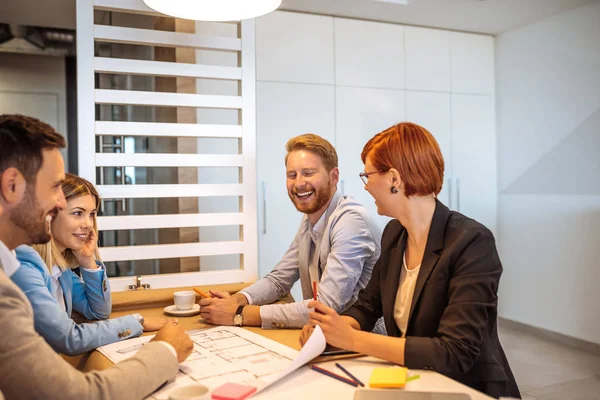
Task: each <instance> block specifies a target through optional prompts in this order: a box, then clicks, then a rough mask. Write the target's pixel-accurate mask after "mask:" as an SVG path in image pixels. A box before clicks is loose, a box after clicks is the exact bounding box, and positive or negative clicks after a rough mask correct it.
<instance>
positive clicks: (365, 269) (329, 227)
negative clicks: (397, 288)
mask: <svg viewBox="0 0 600 400" xmlns="http://www.w3.org/2000/svg"><path fill="white" fill-rule="evenodd" d="M322 218H324V223H325V225H324V229H323V236H322V238H321V240H320V244H318V245H317V246H316V248H315V251H316V252H317V255H316V257H318V266H317V265H314V268H312V272H311V265H310V260H309V258H310V249H311V244H312V239H311V236H310V235H311V232H310V231H311V230H312V228H311V226H310V223H309V220H308V216H307V215H304V217H303V218H302V222H301V223H300V227H299V229H298V232H297V233H296V237H295V238H294V240H293V242H292V244H291V245H290V248H289V249H288V250H287V251H286V253H285V255H284V256H283V258H282V259H281V261H280V262H279V263H278V264H277V265H276V266H275V268H274V269H273V270H272V271H271V272H270V273H269V274H267V275H266V276H265V277H264V278H263V279H261V280H259V281H258V282H256V283H254V284H253V285H251V286H249V287H247V288H245V289H244V290H243V291H242V293H246V294H248V295H249V296H250V297H251V299H252V304H255V305H263V306H262V307H261V310H260V316H261V321H262V328H263V329H270V328H293V327H296V328H301V327H302V326H304V325H305V324H306V323H308V313H309V309H308V307H307V305H308V303H309V302H310V300H311V299H312V297H313V289H312V282H313V281H317V282H318V289H317V292H318V299H319V300H320V301H321V302H322V303H324V304H325V305H327V306H329V307H331V308H333V309H334V310H336V311H337V312H342V311H344V310H345V309H346V308H348V306H349V305H350V304H352V303H353V302H354V300H356V298H357V296H358V291H359V290H360V289H362V288H364V287H365V286H366V285H367V283H368V282H369V279H370V278H371V271H372V270H373V266H374V265H375V263H376V262H377V259H378V258H379V254H380V245H379V243H380V240H381V230H380V229H379V227H378V226H377V224H376V222H375V220H374V219H373V218H372V217H371V216H370V215H369V213H368V212H367V209H366V208H365V207H364V206H362V205H361V204H360V203H358V202H357V201H356V200H354V199H353V198H351V197H349V196H342V195H341V194H340V193H339V192H336V193H335V194H334V196H333V197H332V199H331V201H330V203H329V206H328V208H327V211H326V212H325V214H324V215H323V217H322ZM315 264H317V263H315ZM298 279H300V284H301V286H302V297H303V299H304V300H303V301H296V302H295V303H290V304H269V303H272V302H274V301H277V300H279V299H281V298H282V297H283V296H285V295H286V294H287V293H289V291H290V289H291V288H292V286H293V285H294V283H295V282H296V281H298ZM265 304H267V305H265Z"/></svg>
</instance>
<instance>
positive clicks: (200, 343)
mask: <svg viewBox="0 0 600 400" xmlns="http://www.w3.org/2000/svg"><path fill="white" fill-rule="evenodd" d="M188 333H189V334H190V338H191V339H192V341H193V342H194V350H193V352H192V354H191V355H190V357H188V359H187V360H186V361H184V362H183V363H181V364H180V366H179V370H180V373H178V374H177V377H176V379H175V380H174V381H173V382H171V383H169V384H168V385H166V386H165V387H163V388H161V390H159V391H157V392H155V393H154V394H153V395H152V397H153V398H155V399H159V400H162V399H167V398H168V396H169V393H171V392H172V391H173V390H174V389H175V388H176V387H180V386H185V385H188V384H190V383H192V382H197V383H200V384H203V385H205V386H208V387H209V388H210V389H211V390H212V389H214V388H216V387H218V386H220V385H222V384H223V383H227V382H236V383H240V384H246V385H250V386H254V387H256V388H257V391H261V390H262V389H264V388H266V387H267V386H269V385H271V384H272V383H274V382H277V381H279V380H280V379H282V378H283V377H285V376H286V375H288V374H290V373H291V372H293V371H295V370H296V369H298V368H300V367H301V366H303V365H304V364H306V363H307V362H309V361H310V360H312V359H313V358H315V357H317V356H318V355H320V354H321V353H322V352H323V350H325V345H326V342H325V337H324V336H323V332H322V331H321V328H320V327H318V326H317V327H316V328H315V330H314V332H313V334H312V335H311V337H310V339H309V340H308V342H307V343H306V344H305V345H304V347H303V348H302V350H301V351H300V352H298V351H296V350H294V349H292V348H290V347H287V346H284V345H282V344H280V343H277V342H275V341H273V340H271V339H267V338H265V337H264V336H260V335H258V334H256V333H253V332H250V331H247V330H245V329H242V328H238V327H214V328H208V329H196V330H191V331H188ZM152 338H153V336H143V337H138V338H134V339H129V340H124V341H122V342H117V343H112V344H109V345H106V346H102V347H99V348H98V351H100V352H101V353H102V354H104V355H105V356H106V357H107V358H108V359H109V360H111V361H112V362H114V363H118V362H120V361H123V360H125V359H127V358H129V357H131V356H133V355H135V354H136V353H137V352H138V351H139V349H141V348H142V347H143V346H144V345H145V344H146V343H148V342H149V341H150V340H151V339H152Z"/></svg>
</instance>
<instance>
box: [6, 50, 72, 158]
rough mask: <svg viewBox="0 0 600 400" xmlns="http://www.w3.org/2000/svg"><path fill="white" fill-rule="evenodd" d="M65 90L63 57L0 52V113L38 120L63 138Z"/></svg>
mask: <svg viewBox="0 0 600 400" xmlns="http://www.w3.org/2000/svg"><path fill="white" fill-rule="evenodd" d="M65 91H66V81H65V61H64V58H62V57H49V56H38V55H26V54H11V53H0V114H24V115H29V116H32V117H36V118H39V119H41V120H42V121H44V122H46V123H48V124H50V125H51V126H52V127H53V128H54V129H56V130H57V131H58V132H60V133H61V134H62V135H63V136H65V138H66V137H67V96H66V93H65ZM66 155H67V154H66V151H63V157H65V165H68V161H67V159H66Z"/></svg>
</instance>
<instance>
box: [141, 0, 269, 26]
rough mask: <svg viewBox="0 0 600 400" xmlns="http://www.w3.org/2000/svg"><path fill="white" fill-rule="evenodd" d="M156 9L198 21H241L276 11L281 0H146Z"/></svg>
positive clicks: (145, 0)
mask: <svg viewBox="0 0 600 400" xmlns="http://www.w3.org/2000/svg"><path fill="white" fill-rule="evenodd" d="M144 3H146V5H147V6H148V7H150V8H151V9H153V10H154V11H158V12H159V13H162V14H166V15H170V16H172V17H176V18H184V19H192V20H197V21H240V20H242V19H249V18H256V17H260V16H261V15H265V14H268V13H270V12H272V11H275V10H276V9H277V8H278V7H279V6H280V5H281V0H144Z"/></svg>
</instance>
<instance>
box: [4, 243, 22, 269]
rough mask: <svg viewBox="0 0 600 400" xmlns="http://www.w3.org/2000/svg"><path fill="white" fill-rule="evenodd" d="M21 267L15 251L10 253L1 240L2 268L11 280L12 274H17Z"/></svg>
mask: <svg viewBox="0 0 600 400" xmlns="http://www.w3.org/2000/svg"><path fill="white" fill-rule="evenodd" d="M20 265H21V264H20V263H19V260H17V255H16V254H15V252H14V250H13V251H10V250H9V249H8V247H6V245H5V244H4V243H2V241H1V240H0V268H2V269H3V270H4V272H5V273H6V275H8V277H9V278H10V277H11V275H12V274H14V273H15V272H17V269H18V268H19V266H20Z"/></svg>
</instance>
